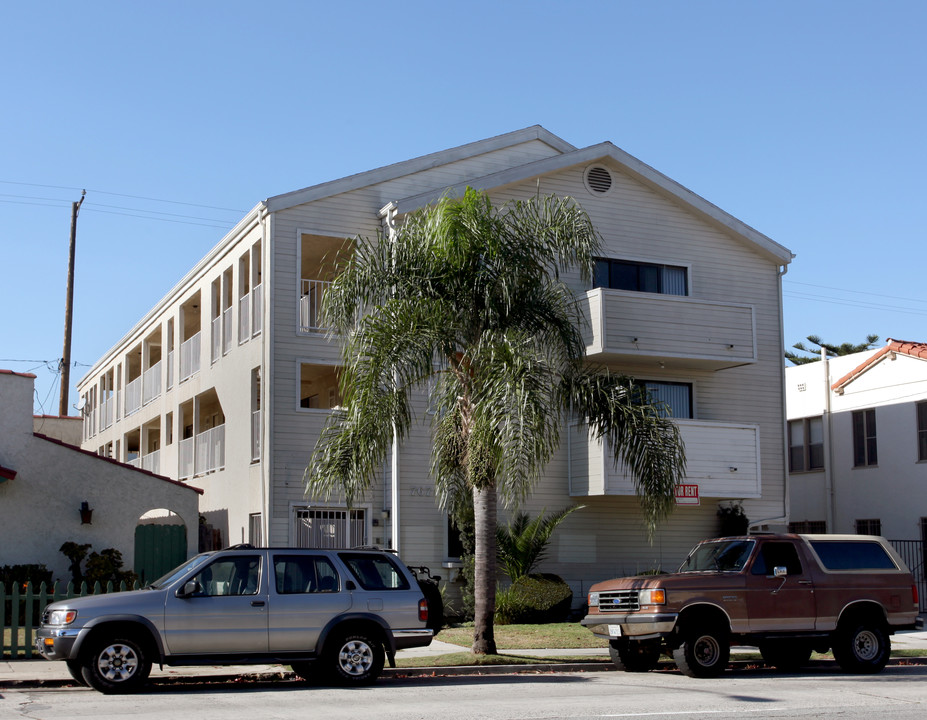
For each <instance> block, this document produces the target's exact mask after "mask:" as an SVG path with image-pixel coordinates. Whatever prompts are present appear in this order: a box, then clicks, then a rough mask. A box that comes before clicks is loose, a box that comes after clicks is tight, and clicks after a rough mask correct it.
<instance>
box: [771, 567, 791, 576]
mask: <svg viewBox="0 0 927 720" xmlns="http://www.w3.org/2000/svg"><path fill="white" fill-rule="evenodd" d="M788 574H789V570H788V568H787V567H785V565H776V567H774V568H773V577H777V578H780V577H785V576H786V575H788Z"/></svg>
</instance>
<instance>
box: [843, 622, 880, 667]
mask: <svg viewBox="0 0 927 720" xmlns="http://www.w3.org/2000/svg"><path fill="white" fill-rule="evenodd" d="M833 650H834V660H836V661H837V664H838V665H840V667H841V668H842V669H843V670H844V672H849V673H856V674H866V673H877V672H881V671H882V669H883V668H884V667H885V665H886V663H888V657H889V655H890V654H891V650H892V644H891V639H890V638H889V636H888V632H887V631H886V629H885V625H884V624H883V623H877V622H872V621H871V620H868V619H865V618H854V619H851V620H850V621H849V622H842V623H840V625H838V626H837V631H836V632H835V633H834V647H833Z"/></svg>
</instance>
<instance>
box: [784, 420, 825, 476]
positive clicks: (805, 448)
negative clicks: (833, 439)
mask: <svg viewBox="0 0 927 720" xmlns="http://www.w3.org/2000/svg"><path fill="white" fill-rule="evenodd" d="M823 468H824V422H823V420H822V419H821V418H819V417H814V418H805V419H804V420H789V472H807V471H809V470H822V469H823Z"/></svg>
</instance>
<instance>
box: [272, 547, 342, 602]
mask: <svg viewBox="0 0 927 720" xmlns="http://www.w3.org/2000/svg"><path fill="white" fill-rule="evenodd" d="M274 579H275V581H276V587H277V593H278V594H280V595H295V594H303V593H326V592H338V589H339V587H340V586H341V583H340V582H339V580H338V572H337V571H336V570H335V566H334V565H332V564H331V561H330V560H329V559H328V558H325V557H321V556H313V555H274Z"/></svg>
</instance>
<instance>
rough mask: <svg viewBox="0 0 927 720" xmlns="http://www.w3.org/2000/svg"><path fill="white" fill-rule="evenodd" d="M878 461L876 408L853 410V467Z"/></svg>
mask: <svg viewBox="0 0 927 720" xmlns="http://www.w3.org/2000/svg"><path fill="white" fill-rule="evenodd" d="M878 462H879V454H878V449H877V447H876V417H875V410H874V409H870V410H855V411H854V412H853V467H865V466H867V465H876V464H877V463H878Z"/></svg>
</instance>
